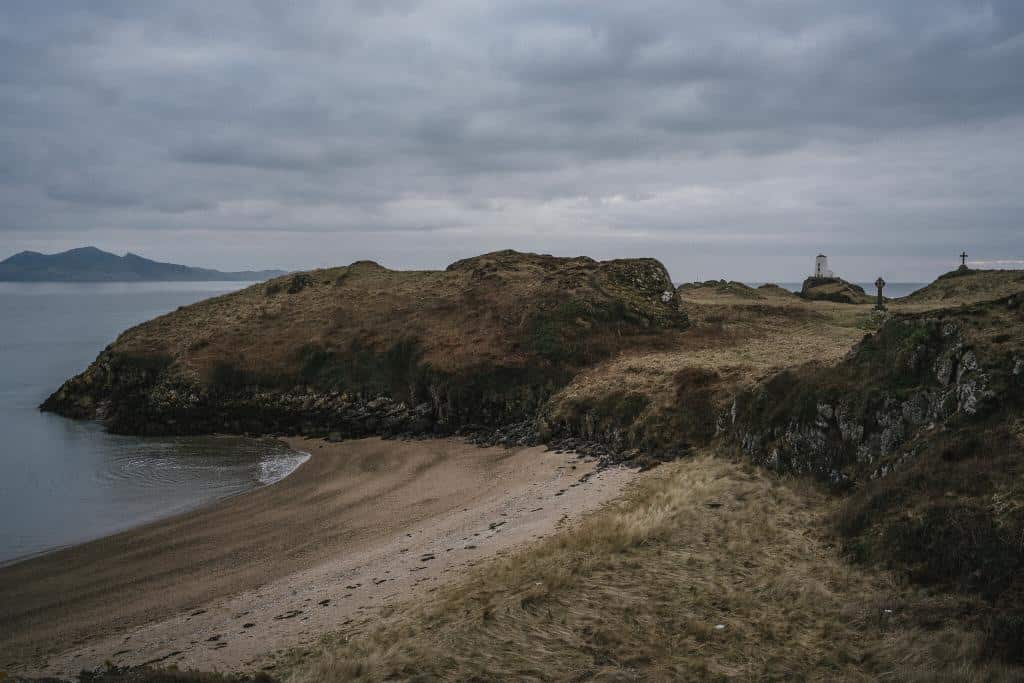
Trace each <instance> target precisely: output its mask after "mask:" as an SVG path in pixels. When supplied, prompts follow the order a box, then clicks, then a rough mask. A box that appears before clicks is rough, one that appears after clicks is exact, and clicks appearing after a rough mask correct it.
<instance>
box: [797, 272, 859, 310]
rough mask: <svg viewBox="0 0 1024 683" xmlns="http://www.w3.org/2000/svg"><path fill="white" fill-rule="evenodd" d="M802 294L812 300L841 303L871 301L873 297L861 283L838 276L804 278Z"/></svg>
mask: <svg viewBox="0 0 1024 683" xmlns="http://www.w3.org/2000/svg"><path fill="white" fill-rule="evenodd" d="M800 296H801V297H803V298H804V299H808V300H811V301H834V302H836V303H841V304H866V303H871V297H869V296H868V295H867V294H866V293H865V292H864V288H863V287H861V286H860V285H855V284H853V283H852V282H847V281H846V280H843V279H842V278H838V277H809V278H807V279H806V280H804V284H803V287H801V289H800Z"/></svg>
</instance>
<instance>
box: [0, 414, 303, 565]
mask: <svg viewBox="0 0 1024 683" xmlns="http://www.w3.org/2000/svg"><path fill="white" fill-rule="evenodd" d="M210 436H211V437H217V436H221V435H220V434H211V435H210ZM273 438H274V439H276V440H277V441H279V442H281V443H282V444H284V445H286V446H288V449H289V450H290V451H291V454H289V455H282V456H281V457H293V455H300V456H305V457H304V458H303V459H302V462H300V463H299V464H298V465H296V466H295V467H293V468H292V469H291V470H290V471H289V472H288V473H287V474H285V475H284V476H282V477H279V478H278V479H275V480H274V481H271V482H268V483H263V481H262V480H257V483H256V485H255V486H253V487H252V488H249V489H246V490H244V491H236V492H234V493H228V494H226V495H224V496H220V497H218V498H213V499H210V500H205V501H201V502H199V503H198V504H185V505H183V506H178V507H175V508H172V509H169V510H167V511H164V512H160V513H158V514H156V516H154V517H150V518H144V519H140V520H138V521H135V522H130V523H129V524H128V526H125V527H122V528H116V529H112V530H109V531H106V532H101V533H100V534H98V535H95V536H93V535H89V536H86V537H83V538H80V539H77V540H74V541H69V542H68V543H62V544H60V545H56V546H52V547H49V548H43V549H42V550H37V551H34V552H31V553H28V554H27V555H19V556H17V557H12V558H9V559H6V560H0V570H3V569H6V568H8V567H12V566H14V565H17V564H20V563H22V562H29V561H32V560H35V559H38V558H40V557H45V556H47V555H50V554H52V553H57V552H61V551H63V550H70V549H73V548H77V547H78V546H81V545H85V544H86V543H92V542H94V541H100V540H103V539H105V538H109V537H111V536H116V535H118V534H123V533H129V532H132V531H135V530H136V529H141V528H143V527H145V526H147V525H149V524H158V523H160V522H163V521H166V520H169V519H172V518H174V517H177V516H178V515H187V514H189V513H191V512H196V511H199V510H202V509H204V508H206V507H209V506H212V505H216V504H217V503H220V502H222V501H225V500H230V499H231V498H235V497H237V496H244V495H246V494H248V493H252V492H253V491H257V490H259V489H265V488H267V487H268V486H274V485H276V484H279V483H281V482H282V481H284V480H285V479H287V478H288V477H290V476H292V475H293V474H295V473H296V472H297V471H298V470H299V468H301V467H302V466H303V465H305V464H306V463H307V462H309V459H310V458H311V457H312V456H311V454H310V453H308V452H306V451H302V450H296V449H294V448H292V446H291V445H289V444H288V441H287V439H288V438H289V437H273Z"/></svg>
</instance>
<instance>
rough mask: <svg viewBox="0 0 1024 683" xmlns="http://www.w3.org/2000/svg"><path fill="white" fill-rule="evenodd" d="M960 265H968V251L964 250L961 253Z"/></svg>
mask: <svg viewBox="0 0 1024 683" xmlns="http://www.w3.org/2000/svg"><path fill="white" fill-rule="evenodd" d="M960 265H961V266H966V265H967V252H966V251H965V252H962V253H961V254H960Z"/></svg>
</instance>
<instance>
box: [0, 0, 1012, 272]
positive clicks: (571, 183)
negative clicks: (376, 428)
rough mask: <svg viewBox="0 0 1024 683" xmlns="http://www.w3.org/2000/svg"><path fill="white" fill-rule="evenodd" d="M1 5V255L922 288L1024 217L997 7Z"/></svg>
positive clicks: (1007, 34) (534, 2) (933, 2)
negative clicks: (92, 254) (578, 266)
mask: <svg viewBox="0 0 1024 683" xmlns="http://www.w3.org/2000/svg"><path fill="white" fill-rule="evenodd" d="M0 13H2V14H3V17H2V19H3V21H0V206H2V208H3V216H4V220H3V221H0V231H2V232H3V234H4V235H5V239H4V244H5V246H9V247H10V248H11V249H12V250H15V249H17V248H18V245H29V244H30V245H32V247H33V248H37V247H38V246H39V244H40V242H43V241H45V240H46V239H47V238H46V235H52V236H53V239H54V241H55V244H56V243H57V242H60V243H61V244H64V241H66V240H69V239H71V238H70V237H69V235H79V236H80V237H79V241H80V242H82V243H86V242H93V241H103V240H113V239H115V237H116V239H125V238H126V237H127V238H130V239H131V240H132V242H133V244H134V245H135V246H136V247H137V248H138V247H139V246H140V245H141V246H145V244H147V243H152V244H153V245H160V246H161V247H162V248H170V249H174V248H179V247H177V246H176V242H175V241H174V240H173V239H170V238H169V237H168V236H169V235H173V234H175V233H176V232H184V231H199V230H201V231H203V232H202V234H203V235H205V236H206V237H205V239H207V240H208V242H209V244H210V245H216V249H217V250H218V252H217V253H219V254H220V256H221V259H222V260H221V261H220V262H219V263H217V264H212V265H222V266H224V267H234V266H249V265H252V266H260V265H267V266H272V265H280V266H284V267H300V266H305V265H313V264H314V263H313V262H316V263H319V262H318V261H317V259H320V258H321V257H322V254H323V253H324V250H321V249H318V248H317V245H318V244H328V243H332V240H336V241H337V242H336V243H337V244H338V245H344V247H345V249H347V252H346V253H344V254H341V253H338V254H336V255H335V254H334V252H331V254H332V258H333V260H335V261H346V260H353V259H354V258H362V257H367V258H374V257H377V256H379V257H380V258H381V259H382V260H386V259H385V257H387V258H391V259H392V264H393V265H410V266H427V265H429V266H438V265H443V264H444V263H445V262H446V261H447V260H449V257H451V258H454V257H456V256H465V255H467V253H472V252H473V251H478V250H483V249H485V248H489V247H494V248H499V247H503V246H514V247H518V248H529V249H534V250H541V251H558V250H565V251H567V252H591V253H593V254H594V255H606V256H607V255H615V254H618V253H623V254H626V253H645V252H646V253H652V254H654V255H657V256H659V257H661V258H663V259H664V260H666V262H668V263H669V265H670V267H672V268H674V269H675V270H676V274H677V277H678V278H680V279H685V278H686V277H687V275H686V272H687V271H690V270H693V269H694V268H695V267H696V266H697V265H700V267H701V269H702V270H703V271H704V274H705V275H708V276H710V275H711V274H712V273H710V272H708V271H707V268H708V267H709V266H714V264H717V268H718V269H719V270H720V272H721V274H723V275H730V276H735V277H747V278H750V279H759V278H767V277H778V275H777V274H776V270H773V269H778V270H779V271H781V270H782V269H789V268H792V264H793V263H796V262H797V261H798V258H799V254H800V253H801V251H803V250H806V251H809V252H814V253H816V252H817V251H818V250H820V249H828V248H835V249H840V250H846V251H847V252H848V253H850V254H851V255H853V254H860V256H858V258H859V259H861V260H859V261H856V263H858V264H861V265H860V266H858V267H866V266H863V264H864V263H866V262H867V261H866V259H867V257H866V256H865V255H864V254H866V252H863V249H864V247H862V245H865V244H868V245H875V246H876V251H877V253H878V254H879V257H878V258H879V259H880V264H882V263H885V262H888V263H890V264H891V267H894V268H895V267H898V266H899V265H900V264H901V263H902V264H913V265H912V266H907V267H912V268H915V269H917V271H915V272H920V273H922V274H921V275H919V277H923V276H924V271H925V270H927V269H929V268H931V269H933V270H934V269H936V268H939V265H938V264H939V263H941V260H940V255H941V254H944V253H946V252H947V251H951V250H952V251H959V249H960V248H961V242H966V241H971V243H972V244H976V245H977V247H972V248H973V249H974V250H975V251H979V252H980V251H985V250H988V251H990V252H991V253H992V254H994V255H996V256H998V255H999V251H1000V250H1006V249H1007V248H1009V247H1008V245H1009V244H1011V243H1012V240H1013V234H1014V231H1015V230H1016V229H1017V228H1018V222H1017V221H1018V219H1017V216H1019V215H1020V212H1021V209H1022V208H1024V207H1022V206H1021V204H1022V201H1021V200H1019V199H1018V198H1017V197H1018V192H1017V190H1016V188H1017V187H1019V184H1020V181H1021V178H1022V176H1024V161H1022V160H1021V159H1019V158H1018V157H1019V155H1018V154H1016V153H1015V152H1014V150H1015V148H1016V146H1017V145H1016V144H1015V143H1016V141H1017V140H1020V139H1021V138H1022V135H1024V116H1022V114H1024V76H1022V74H1024V9H1022V5H1021V4H1020V3H1019V2H1016V0H1000V1H993V2H984V1H982V0H927V1H926V0H916V1H914V0H910V1H907V2H899V3H893V2H890V1H888V0H869V1H868V2H861V3H847V2H840V1H839V0H835V1H834V2H816V1H815V2H812V1H811V0H782V1H780V2H773V3H763V2H754V1H752V0H750V1H747V0H744V1H739V0H737V1H735V2H728V3H708V2H678V1H674V0H673V1H669V0H664V1H654V2H639V3H622V2H617V1H612V0H592V1H591V2H586V3H552V2H547V1H542V0H522V1H520V2H515V3H503V2H479V1H476V0H473V1H471V0H436V1H431V0H423V1H422V2H416V1H413V0H393V1H391V2H387V3H380V2H363V1H362V0H360V1H358V2H347V3H346V2H343V3H338V2H329V1H327V0H322V1H312V0H311V1H306V2H297V3H288V4H278V3H248V2H241V1H240V0H223V1H222V2H217V3H209V2H207V3H199V2H184V3H175V4H171V5H168V4H167V3H162V2H157V1H156V0H141V1H140V2H134V3H130V4H126V3H121V2H114V1H113V0H99V1H95V2H90V3H87V4H83V3H78V2H71V1H70V0H69V1H66V2H50V3H32V2H27V1H25V2H23V1H15V2H10V3H6V4H5V5H4V7H3V9H2V10H0ZM246 232H249V233H251V234H252V235H251V239H250V240H249V243H246V244H245V245H244V248H243V246H242V244H241V243H240V240H242V239H243V237H241V236H242V235H244V234H245V233H246ZM279 233H280V234H291V235H293V236H295V239H290V240H281V241H275V240H276V237H274V236H273V235H276V234H279ZM396 235H401V236H396ZM58 236H59V237H58ZM219 236H223V237H219ZM259 244H266V245H267V246H266V247H265V250H264V252H262V255H260V256H259V258H261V259H263V260H261V261H260V262H259V263H256V262H252V261H251V259H252V258H253V257H254V255H258V254H260V252H259V249H258V245H259ZM232 245H235V246H236V247H237V249H238V251H239V253H240V254H243V253H244V254H245V258H246V259H248V261H247V262H242V261H239V260H235V259H240V258H241V257H240V256H235V255H234V252H233V250H232ZM886 245H888V248H886ZM962 246H967V245H966V244H965V245H962ZM211 248H212V247H211ZM770 250H774V252H773V253H775V255H776V256H775V259H774V261H772V262H768V261H766V260H765V259H764V258H761V257H760V256H759V255H760V254H763V253H766V252H768V251H770ZM203 251H204V254H207V253H210V249H209V248H207V249H204V250H203ZM783 254H785V255H783ZM0 256H2V255H0ZM980 257H981V256H979V258H980ZM886 259H888V261H886ZM771 263H775V264H777V265H774V266H773V265H771ZM743 268H745V269H746V272H744V273H741V272H725V271H727V270H729V269H739V270H742V269H743ZM890 279H891V278H890Z"/></svg>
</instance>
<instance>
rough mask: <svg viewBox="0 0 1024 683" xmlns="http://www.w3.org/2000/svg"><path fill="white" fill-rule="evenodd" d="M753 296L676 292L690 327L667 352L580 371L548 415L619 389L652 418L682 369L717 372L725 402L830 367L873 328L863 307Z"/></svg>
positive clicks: (671, 396)
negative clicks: (792, 371) (752, 387)
mask: <svg viewBox="0 0 1024 683" xmlns="http://www.w3.org/2000/svg"><path fill="white" fill-rule="evenodd" d="M752 291H756V292H758V294H757V298H750V297H748V296H737V295H734V294H732V293H730V292H728V291H726V292H724V293H723V292H719V291H717V290H716V289H713V288H703V287H702V288H700V289H698V290H680V296H681V298H682V301H683V306H684V308H685V309H686V311H687V314H688V315H689V317H690V320H691V321H692V322H693V324H694V327H693V328H692V329H690V330H687V331H685V332H682V333H679V334H678V335H677V338H676V344H675V345H674V346H673V347H672V348H670V349H667V350H652V351H640V352H638V351H631V352H627V353H622V354H619V355H618V356H616V357H614V358H610V359H608V360H606V361H603V362H601V363H598V364H597V365H595V366H593V367H591V368H588V369H585V370H583V371H582V372H580V373H579V374H578V375H576V376H575V377H574V378H573V380H572V381H571V382H570V383H569V384H568V385H567V386H566V387H565V388H563V389H562V390H561V391H559V392H558V394H556V395H555V397H554V398H553V399H552V406H553V410H552V411H551V414H552V415H553V416H555V417H557V416H558V415H560V414H561V413H562V412H564V411H566V410H567V409H568V407H569V406H571V405H572V404H573V403H575V402H588V401H589V402H594V401H596V400H599V399H600V397H602V396H607V395H609V394H611V393H613V392H616V391H625V392H635V393H639V394H642V395H644V396H646V397H648V398H649V399H650V403H649V405H648V407H647V408H646V410H645V413H644V414H645V415H652V414H655V413H657V412H659V411H662V410H664V409H665V408H667V407H670V406H671V405H673V404H674V403H675V402H677V401H678V397H677V390H678V385H677V377H678V375H679V373H680V372H681V371H683V370H685V369H689V368H701V369H706V370H712V371H714V372H716V373H717V374H718V376H719V380H718V386H717V392H718V393H719V394H720V395H721V396H723V397H727V396H731V395H733V394H734V393H735V392H736V391H737V390H738V388H739V387H740V386H743V385H747V384H751V383H753V382H755V381H758V380H760V379H763V378H765V377H767V376H768V375H771V374H773V373H775V372H778V371H779V370H782V369H783V368H788V367H793V366H797V365H802V364H804V363H809V362H819V363H825V364H833V363H836V362H838V361H839V360H840V359H842V358H843V356H845V355H846V354H847V353H848V352H849V351H850V349H851V348H852V347H853V345H854V344H856V343H857V342H858V341H860V339H861V338H862V337H863V336H864V334H865V333H866V332H867V331H869V330H870V329H872V328H871V323H870V321H871V309H870V307H865V306H853V305H849V304H838V303H831V302H822V301H813V302H810V301H803V300H801V299H798V298H796V297H794V296H792V295H787V294H785V293H782V294H780V293H776V292H774V291H772V290H771V289H768V290H767V291H762V290H752Z"/></svg>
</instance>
